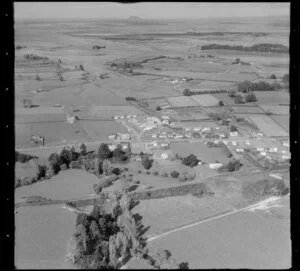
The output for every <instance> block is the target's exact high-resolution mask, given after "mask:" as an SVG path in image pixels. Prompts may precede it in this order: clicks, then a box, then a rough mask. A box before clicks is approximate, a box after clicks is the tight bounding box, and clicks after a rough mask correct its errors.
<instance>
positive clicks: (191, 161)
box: [182, 154, 200, 167]
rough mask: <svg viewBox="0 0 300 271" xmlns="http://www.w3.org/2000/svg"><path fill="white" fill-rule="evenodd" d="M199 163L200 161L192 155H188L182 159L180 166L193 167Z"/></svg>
mask: <svg viewBox="0 0 300 271" xmlns="http://www.w3.org/2000/svg"><path fill="white" fill-rule="evenodd" d="M199 162H200V160H199V159H198V158H197V157H196V156H195V155H194V154H190V155H188V156H186V157H184V158H183V159H182V164H184V165H186V166H189V167H195V166H197V165H198V163H199Z"/></svg>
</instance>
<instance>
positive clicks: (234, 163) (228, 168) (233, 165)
mask: <svg viewBox="0 0 300 271" xmlns="http://www.w3.org/2000/svg"><path fill="white" fill-rule="evenodd" d="M241 166H242V164H241V163H240V161H239V160H236V159H232V160H230V161H229V162H228V164H226V165H223V166H222V167H220V168H219V169H218V172H220V173H221V172H233V171H238V170H239V169H240V167H241Z"/></svg>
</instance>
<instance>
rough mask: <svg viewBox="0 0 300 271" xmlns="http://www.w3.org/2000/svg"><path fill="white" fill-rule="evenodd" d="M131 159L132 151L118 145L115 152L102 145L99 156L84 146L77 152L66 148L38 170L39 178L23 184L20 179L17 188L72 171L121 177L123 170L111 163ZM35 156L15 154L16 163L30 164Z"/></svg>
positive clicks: (52, 155) (17, 180)
mask: <svg viewBox="0 0 300 271" xmlns="http://www.w3.org/2000/svg"><path fill="white" fill-rule="evenodd" d="M129 157H130V149H129V150H128V151H127V152H125V151H123V149H122V145H118V146H117V147H116V149H114V151H110V150H109V147H108V145H107V144H104V143H102V144H101V145H100V147H99V149H98V154H96V153H94V152H87V149H86V146H85V145H84V144H82V145H81V146H80V151H79V152H76V151H75V148H74V147H71V148H69V147H64V148H63V149H62V150H61V152H60V154H57V153H52V154H51V155H50V156H49V158H48V160H47V164H46V166H40V165H39V168H38V169H37V172H38V173H37V176H38V177H37V178H34V179H32V180H29V179H27V180H25V181H24V182H22V180H20V179H16V183H17V186H21V185H23V184H24V185H25V184H30V183H32V182H35V181H38V180H40V179H41V178H51V177H52V176H54V175H56V174H58V173H59V171H61V170H66V169H68V168H70V169H82V170H86V171H88V172H90V173H92V174H95V175H97V176H100V175H102V174H104V175H105V176H108V175H111V174H113V175H116V176H118V175H120V174H121V170H120V169H119V168H114V167H112V166H111V162H110V161H114V162H124V161H127V160H128V159H129ZM33 158H37V157H33V156H29V155H25V154H20V153H19V152H16V153H15V160H16V162H17V161H18V162H22V163H25V162H28V161H30V160H32V159H33Z"/></svg>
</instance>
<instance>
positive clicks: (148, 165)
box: [142, 155, 153, 170]
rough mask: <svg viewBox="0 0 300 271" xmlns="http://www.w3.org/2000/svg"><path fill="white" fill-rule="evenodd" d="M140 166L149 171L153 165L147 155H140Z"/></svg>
mask: <svg viewBox="0 0 300 271" xmlns="http://www.w3.org/2000/svg"><path fill="white" fill-rule="evenodd" d="M142 165H143V167H144V169H147V170H148V169H150V168H151V167H152V165H153V159H150V158H149V157H148V155H142Z"/></svg>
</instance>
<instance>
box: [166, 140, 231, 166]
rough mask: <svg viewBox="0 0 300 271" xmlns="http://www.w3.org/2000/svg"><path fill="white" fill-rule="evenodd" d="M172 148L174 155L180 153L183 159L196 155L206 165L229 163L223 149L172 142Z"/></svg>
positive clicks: (194, 143)
mask: <svg viewBox="0 0 300 271" xmlns="http://www.w3.org/2000/svg"><path fill="white" fill-rule="evenodd" d="M170 147H171V150H172V152H173V153H174V154H175V153H178V154H179V155H180V156H183V157H185V156H188V155H190V154H194V155H196V156H197V157H198V158H199V159H200V160H202V161H203V162H206V163H215V162H216V160H218V161H220V163H222V164H226V163H227V162H228V161H229V158H228V157H227V156H226V155H225V153H224V152H223V150H222V149H220V148H209V147H207V146H206V145H205V144H204V143H202V142H193V143H188V142H180V143H179V142H176V143H175V142H172V143H171V144H170Z"/></svg>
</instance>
